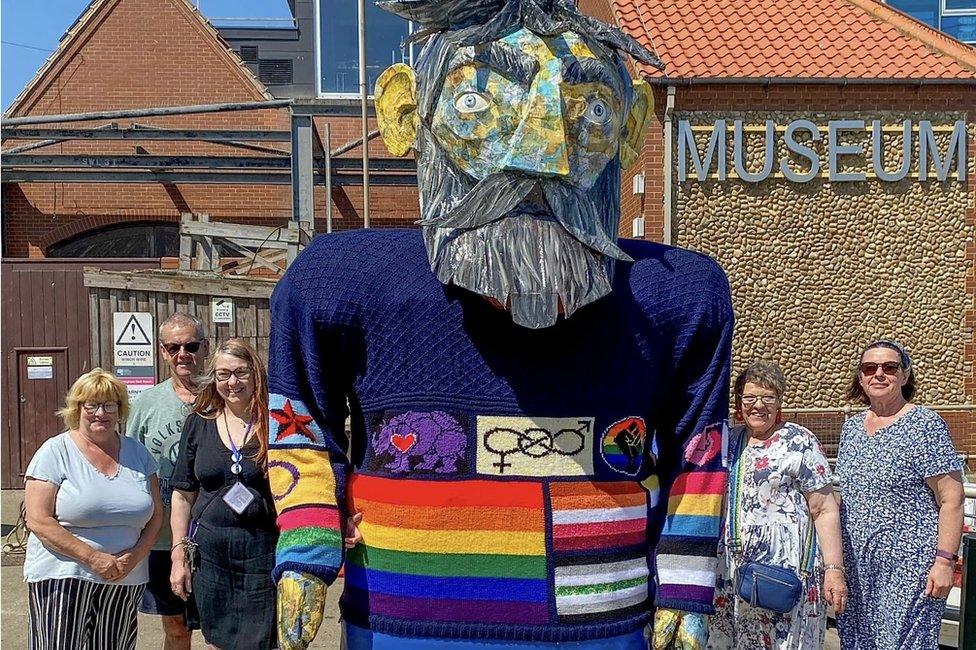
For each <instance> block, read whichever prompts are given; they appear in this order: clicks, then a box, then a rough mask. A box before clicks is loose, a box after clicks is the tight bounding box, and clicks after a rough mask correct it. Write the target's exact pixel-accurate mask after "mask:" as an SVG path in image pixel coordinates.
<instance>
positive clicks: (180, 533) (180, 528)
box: [169, 490, 197, 544]
mask: <svg viewBox="0 0 976 650" xmlns="http://www.w3.org/2000/svg"><path fill="white" fill-rule="evenodd" d="M196 500H197V493H196V492H184V491H183V490H173V501H172V503H171V505H170V515H169V527H170V531H171V532H172V534H173V543H174V544H176V543H178V542H179V541H180V540H181V539H183V538H184V537H186V536H187V533H188V532H189V528H190V510H191V509H192V508H193V504H194V503H195V502H196Z"/></svg>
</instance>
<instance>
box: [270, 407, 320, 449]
mask: <svg viewBox="0 0 976 650" xmlns="http://www.w3.org/2000/svg"><path fill="white" fill-rule="evenodd" d="M268 413H269V415H270V416H271V417H272V419H274V420H275V421H276V422H277V423H278V435H277V439H278V440H283V439H285V438H288V437H291V436H305V437H306V438H308V439H309V441H311V442H317V440H316V438H315V434H314V433H312V430H311V429H310V428H309V426H308V425H309V424H311V423H312V416H311V415H302V414H301V413H296V412H295V409H294V408H293V407H292V405H291V400H290V399H286V400H285V403H284V404H283V405H282V407H281V408H280V409H271V410H270V411H269V412H268Z"/></svg>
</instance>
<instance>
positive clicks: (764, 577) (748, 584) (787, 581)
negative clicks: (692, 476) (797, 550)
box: [727, 429, 816, 614]
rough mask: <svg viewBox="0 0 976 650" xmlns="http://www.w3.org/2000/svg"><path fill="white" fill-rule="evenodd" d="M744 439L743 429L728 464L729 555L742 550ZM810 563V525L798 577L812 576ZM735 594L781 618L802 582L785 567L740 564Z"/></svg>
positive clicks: (812, 557) (796, 598)
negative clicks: (741, 501)
mask: <svg viewBox="0 0 976 650" xmlns="http://www.w3.org/2000/svg"><path fill="white" fill-rule="evenodd" d="M745 435H746V434H745V429H743V431H742V434H741V435H740V437H739V445H738V449H736V452H735V456H734V458H735V460H734V462H733V464H732V472H731V473H732V480H731V481H729V517H728V522H729V527H728V533H729V534H728V539H729V542H728V544H727V546H728V548H729V551H730V552H733V553H735V552H739V551H741V549H742V542H741V539H740V529H741V522H740V517H741V513H740V495H741V492H742V485H743V483H744V481H745V469H744V465H745V463H743V462H742V456H743V454H744V452H745V443H746V438H745ZM740 559H741V558H740ZM814 562H816V541H815V539H814V536H813V525H812V524H811V525H810V526H808V527H807V539H806V544H805V545H804V549H803V559H802V560H801V561H800V567H802V568H801V572H802V575H804V576H806V575H809V574H810V573H812V572H813V568H814ZM735 590H736V593H737V594H738V595H739V598H741V599H742V600H744V601H746V602H747V603H749V604H750V605H752V606H753V607H762V608H763V609H768V610H771V611H774V612H780V613H782V614H785V613H787V612H790V611H792V610H793V608H794V607H796V605H797V603H799V602H800V599H801V598H802V597H803V582H802V581H801V580H800V578H799V577H798V576H797V574H796V572H795V571H793V569H790V568H788V567H781V566H777V565H775V564H764V563H762V562H742V563H741V564H740V566H739V571H738V573H737V575H736V578H735Z"/></svg>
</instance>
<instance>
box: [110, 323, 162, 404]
mask: <svg viewBox="0 0 976 650" xmlns="http://www.w3.org/2000/svg"><path fill="white" fill-rule="evenodd" d="M112 325H113V327H112V340H113V341H115V345H114V350H115V354H114V358H115V376H116V377H118V378H119V379H120V380H121V381H122V383H123V384H125V385H126V386H127V387H128V389H129V398H130V399H131V398H132V397H135V396H136V395H138V394H139V393H141V392H142V391H144V390H146V389H147V388H152V387H153V386H154V385H155V383H156V370H155V366H156V336H155V330H154V329H153V318H152V314H150V313H148V312H115V313H114V314H112Z"/></svg>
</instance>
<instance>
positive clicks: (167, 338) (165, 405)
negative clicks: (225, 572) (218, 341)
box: [125, 312, 209, 650]
mask: <svg viewBox="0 0 976 650" xmlns="http://www.w3.org/2000/svg"><path fill="white" fill-rule="evenodd" d="M208 350H209V346H208V343H207V339H206V335H205V333H204V328H203V322H202V321H200V319H198V318H195V317H193V316H190V315H188V314H184V313H180V312H177V313H175V314H173V315H172V316H170V317H169V318H167V319H166V320H165V321H163V322H162V323H161V324H160V326H159V354H160V355H161V356H162V358H163V359H165V360H166V363H167V364H168V365H169V368H170V377H169V379H166V380H165V381H163V382H161V383H159V384H156V385H155V386H153V387H152V388H150V389H149V390H147V391H144V392H143V393H141V394H139V396H138V397H136V398H135V399H134V400H133V402H132V408H131V412H130V415H129V419H128V421H127V422H126V426H125V430H126V435H128V436H130V437H132V438H135V439H136V440H138V441H139V442H141V443H142V444H144V445H145V446H146V447H147V448H148V449H149V452H150V453H151V454H152V456H153V458H155V459H156V462H157V463H158V464H159V486H160V491H161V492H162V497H163V505H164V506H165V507H166V511H165V519H164V521H163V529H162V531H161V532H160V534H159V539H158V540H157V542H156V545H155V546H154V547H153V550H152V552H151V553H150V554H149V583H148V584H147V585H146V591H145V592H144V593H143V597H142V603H141V604H140V606H139V611H141V612H143V613H144V614H157V615H160V616H162V619H163V632H164V633H165V635H166V639H165V643H164V646H163V647H164V648H165V649H166V650H184V649H187V650H188V649H189V647H190V637H191V634H192V633H191V632H190V628H189V627H188V618H189V619H194V618H195V614H194V613H193V612H192V611H188V609H187V603H186V602H184V601H183V600H182V599H181V598H180V597H179V596H177V595H176V594H174V593H173V591H172V589H171V588H170V583H169V574H170V568H171V567H172V561H171V556H170V549H171V548H172V546H173V540H172V535H171V534H170V527H169V504H170V497H171V496H172V493H173V489H172V488H171V487H170V485H169V480H170V477H171V476H172V475H173V468H174V466H175V464H176V456H177V454H178V453H179V448H180V434H181V433H182V431H183V421H184V420H186V416H187V415H189V413H190V411H191V410H192V408H193V400H194V397H195V394H194V383H193V382H194V379H195V378H196V376H197V375H199V374H200V371H201V370H202V368H203V362H204V360H205V359H206V358H207V352H208Z"/></svg>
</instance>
